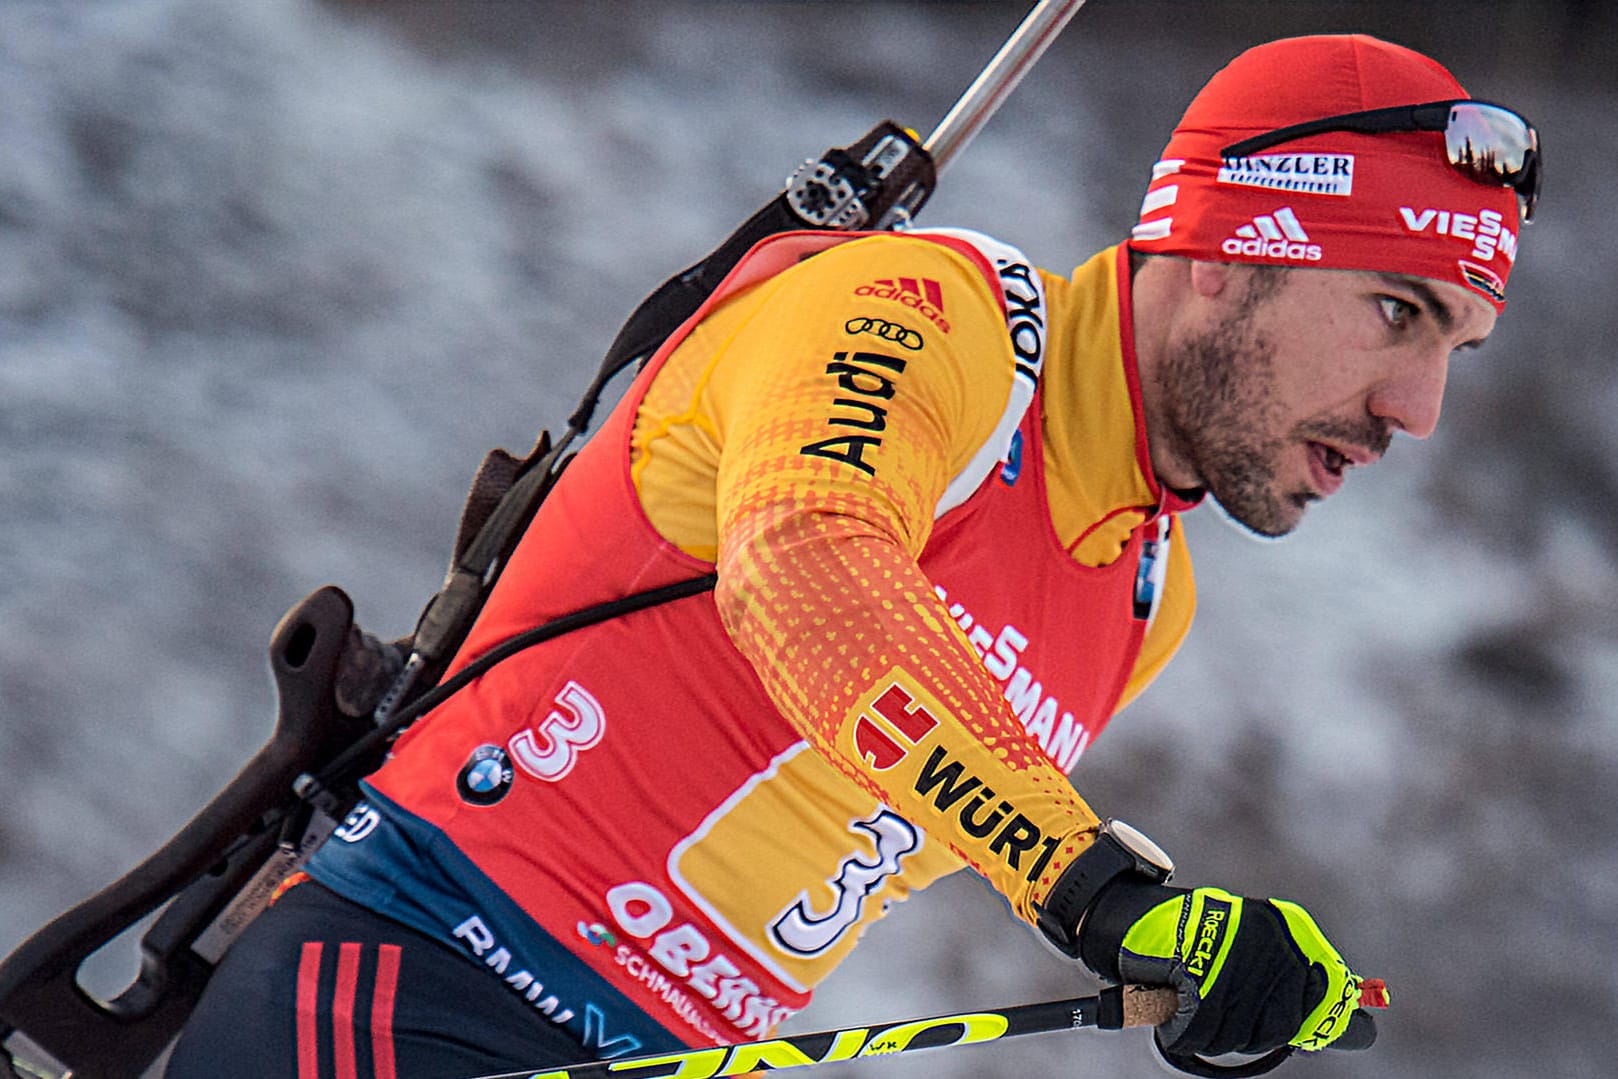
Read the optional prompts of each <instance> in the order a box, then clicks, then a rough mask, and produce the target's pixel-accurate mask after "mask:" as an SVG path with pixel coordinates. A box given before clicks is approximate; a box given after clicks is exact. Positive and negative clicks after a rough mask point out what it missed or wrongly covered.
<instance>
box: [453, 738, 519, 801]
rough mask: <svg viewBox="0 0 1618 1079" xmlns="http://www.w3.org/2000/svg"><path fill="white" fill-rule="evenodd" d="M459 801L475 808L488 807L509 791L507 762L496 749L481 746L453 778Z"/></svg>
mask: <svg viewBox="0 0 1618 1079" xmlns="http://www.w3.org/2000/svg"><path fill="white" fill-rule="evenodd" d="M455 789H456V790H457V791H458V792H460V795H461V801H463V802H469V803H471V804H472V805H475V806H492V805H494V804H495V803H496V802H498V801H499V800H500V799H502V798H504V797H505V796H506V792H507V791H509V790H510V789H511V761H510V760H509V759H507V757H506V751H505V750H504V749H503V748H501V747H500V746H490V745H482V746H478V747H477V748H476V749H474V750H473V751H472V757H471V759H470V760H468V761H467V762H466V764H465V765H464V766H463V767H462V768H461V771H460V774H459V775H457V776H456V777H455Z"/></svg>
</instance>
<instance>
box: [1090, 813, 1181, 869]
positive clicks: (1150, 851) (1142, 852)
mask: <svg viewBox="0 0 1618 1079" xmlns="http://www.w3.org/2000/svg"><path fill="white" fill-rule="evenodd" d="M1107 832H1108V834H1110V835H1111V836H1112V837H1113V838H1114V839H1116V840H1117V841H1118V843H1119V845H1121V846H1122V847H1124V849H1126V850H1128V851H1129V852H1130V853H1132V854H1134V855H1135V857H1137V858H1139V859H1140V860H1141V861H1143V862H1145V863H1147V864H1148V865H1151V866H1154V867H1155V868H1157V869H1160V870H1162V872H1163V879H1164V880H1167V879H1168V878H1169V876H1170V875H1172V874H1173V873H1174V859H1173V858H1170V857H1169V856H1168V852H1167V851H1165V850H1164V849H1163V848H1162V847H1160V846H1158V845H1157V844H1156V843H1154V842H1152V840H1151V839H1150V838H1148V837H1147V835H1146V833H1145V832H1143V831H1141V830H1140V829H1139V828H1136V827H1135V826H1134V825H1132V824H1126V823H1124V822H1123V821H1121V820H1110V821H1108V822H1107Z"/></svg>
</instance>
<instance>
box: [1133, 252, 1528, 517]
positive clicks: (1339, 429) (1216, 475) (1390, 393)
mask: <svg viewBox="0 0 1618 1079" xmlns="http://www.w3.org/2000/svg"><path fill="white" fill-rule="evenodd" d="M1193 272H1194V273H1196V274H1199V275H1200V278H1199V280H1200V281H1201V287H1200V294H1199V302H1200V308H1199V317H1198V318H1196V319H1194V320H1192V321H1191V322H1190V323H1189V324H1187V325H1185V326H1182V327H1181V329H1180V332H1179V333H1178V334H1177V335H1176V336H1175V337H1174V338H1173V339H1171V340H1170V342H1169V348H1168V351H1167V352H1166V354H1165V359H1164V366H1163V378H1162V380H1161V385H1162V389H1163V393H1164V405H1165V407H1164V411H1163V415H1164V419H1165V421H1166V424H1167V426H1166V429H1165V430H1164V431H1163V434H1164V435H1166V436H1167V438H1166V442H1165V445H1164V447H1163V448H1164V458H1163V461H1159V462H1158V463H1159V466H1160V467H1159V473H1160V476H1161V478H1162V479H1163V480H1164V482H1165V483H1167V484H1168V485H1170V486H1172V487H1175V488H1179V489H1184V488H1188V487H1197V486H1201V487H1205V488H1206V489H1207V491H1208V493H1209V495H1210V496H1212V497H1213V498H1214V499H1215V500H1216V501H1217V502H1218V503H1219V504H1220V505H1221V506H1222V507H1223V508H1224V509H1225V511H1226V512H1227V513H1228V514H1229V515H1230V516H1231V517H1232V518H1233V519H1234V520H1236V521H1237V522H1238V523H1240V524H1242V525H1244V526H1246V527H1247V528H1249V529H1251V530H1252V531H1254V532H1256V533H1258V534H1259V535H1263V536H1281V535H1284V534H1286V533H1287V532H1290V531H1291V530H1292V529H1293V528H1295V527H1296V526H1297V524H1298V521H1299V520H1300V519H1301V518H1302V517H1303V512H1304V510H1305V509H1306V508H1307V506H1308V504H1309V503H1310V502H1312V501H1314V500H1315V499H1319V498H1325V497H1326V496H1327V495H1330V494H1332V493H1334V492H1335V491H1336V490H1337V489H1338V488H1339V487H1340V486H1342V483H1343V475H1344V473H1345V472H1346V471H1347V470H1348V469H1349V468H1351V467H1355V466H1361V465H1367V464H1371V463H1372V462H1374V461H1376V460H1377V459H1378V458H1379V457H1381V456H1382V454H1383V453H1384V452H1386V450H1387V448H1388V444H1389V442H1390V441H1391V440H1392V438H1393V433H1394V432H1395V431H1404V432H1406V433H1407V434H1410V435H1413V436H1415V437H1416V438H1426V437H1427V436H1428V435H1430V434H1432V432H1433V428H1434V427H1435V426H1436V425H1437V423H1438V412H1439V406H1440V404H1441V402H1442V400H1443V395H1444V379H1445V375H1446V372H1447V369H1448V365H1449V358H1450V355H1451V354H1452V353H1453V352H1455V351H1456V350H1458V349H1463V348H1470V347H1474V346H1475V345H1477V344H1480V343H1481V342H1482V340H1483V338H1484V337H1486V336H1487V335H1488V333H1489V331H1490V330H1492V329H1493V328H1494V322H1495V317H1496V315H1495V311H1494V309H1493V308H1492V307H1490V306H1489V305H1488V304H1487V303H1486V302H1484V301H1483V300H1482V299H1481V298H1480V297H1477V296H1474V295H1473V294H1471V293H1470V292H1468V291H1467V290H1466V289H1464V288H1462V287H1460V286H1459V285H1455V284H1452V283H1449V282H1443V281H1432V280H1427V279H1423V278H1416V277H1406V276H1403V275H1396V274H1378V273H1370V272H1365V271H1358V270H1273V269H1269V268H1265V267H1258V268H1252V267H1238V266H1217V265H1211V264H1203V265H1201V266H1198V267H1196V268H1195V269H1194V271H1193ZM1155 460H1157V455H1156V453H1155V452H1154V461H1155ZM1165 462H1166V465H1167V467H1163V466H1164V464H1165Z"/></svg>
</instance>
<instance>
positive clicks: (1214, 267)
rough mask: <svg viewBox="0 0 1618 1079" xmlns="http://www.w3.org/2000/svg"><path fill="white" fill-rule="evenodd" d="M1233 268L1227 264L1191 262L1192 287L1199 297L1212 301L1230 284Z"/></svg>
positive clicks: (1198, 260)
mask: <svg viewBox="0 0 1618 1079" xmlns="http://www.w3.org/2000/svg"><path fill="white" fill-rule="evenodd" d="M1231 270H1232V267H1231V265H1230V264H1229V263H1226V262H1203V261H1202V260H1200V259H1193V260H1192V261H1191V287H1192V288H1193V289H1195V290H1196V293H1197V295H1199V296H1203V297H1206V298H1208V299H1212V298H1213V297H1215V296H1217V295H1219V294H1220V293H1221V292H1223V291H1225V288H1226V287H1227V286H1228V285H1229V284H1230V280H1231Z"/></svg>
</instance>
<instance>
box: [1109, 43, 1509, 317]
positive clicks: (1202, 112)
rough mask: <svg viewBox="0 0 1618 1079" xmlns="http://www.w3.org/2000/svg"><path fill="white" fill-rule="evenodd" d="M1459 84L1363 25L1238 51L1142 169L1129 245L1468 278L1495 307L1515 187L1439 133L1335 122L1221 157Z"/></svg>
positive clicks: (1450, 95) (1462, 281) (1228, 258)
mask: <svg viewBox="0 0 1618 1079" xmlns="http://www.w3.org/2000/svg"><path fill="white" fill-rule="evenodd" d="M1469 96H1470V95H1468V94H1467V92H1466V91H1465V90H1464V89H1462V88H1461V84H1460V83H1458V82H1456V81H1455V77H1454V76H1452V75H1451V74H1450V73H1449V72H1448V71H1446V70H1444V68H1443V67H1442V66H1440V65H1439V64H1438V63H1437V62H1436V61H1434V60H1431V59H1429V58H1427V57H1425V56H1423V55H1421V54H1420V53H1418V52H1413V51H1411V50H1410V49H1406V48H1403V47H1401V46H1398V45H1392V44H1389V43H1388V42H1385V41H1380V40H1378V39H1376V38H1373V37H1367V36H1366V35H1363V34H1352V35H1340V36H1339V35H1331V36H1327V35H1322V36H1315V37H1298V38H1286V39H1284V40H1281V41H1274V42H1271V43H1269V44H1267V45H1260V46H1258V47H1256V48H1253V49H1249V50H1248V51H1247V52H1244V53H1242V54H1241V55H1240V56H1238V57H1237V58H1236V59H1235V60H1232V61H1231V62H1230V64H1229V65H1227V66H1226V67H1225V68H1224V69H1223V70H1222V71H1220V72H1219V73H1218V74H1216V75H1215V76H1214V77H1213V78H1212V79H1211V80H1209V82H1208V84H1207V85H1206V86H1205V87H1203V89H1202V91H1201V92H1200V93H1198V94H1197V96H1196V98H1195V99H1194V100H1193V101H1192V102H1191V105H1190V107H1189V108H1187V109H1186V112H1185V115H1184V116H1183V117H1182V118H1181V120H1180V124H1179V126H1178V127H1177V128H1175V130H1174V134H1173V136H1171V137H1170V139H1169V144H1168V146H1167V148H1166V149H1165V150H1164V151H1163V159H1162V160H1161V161H1159V162H1158V163H1157V165H1156V166H1155V167H1154V168H1153V169H1152V181H1151V184H1150V186H1149V187H1148V188H1147V191H1146V198H1145V201H1144V202H1142V204H1141V213H1140V224H1138V225H1136V226H1135V229H1134V232H1133V234H1132V241H1133V243H1132V246H1134V247H1135V248H1136V249H1138V250H1140V251H1142V252H1147V253H1153V254H1171V255H1183V256H1186V257H1189V258H1194V259H1203V260H1207V261H1215V262H1248V263H1257V264H1261V265H1268V266H1307V267H1318V268H1324V269H1340V270H1377V271H1383V272H1387V273H1401V274H1411V275H1414V276H1417V277H1427V278H1432V279H1433V280H1436V281H1450V282H1454V283H1455V284H1459V285H1462V286H1465V287H1466V288H1468V289H1471V290H1473V291H1475V292H1477V293H1478V294H1479V295H1481V296H1483V297H1484V298H1485V299H1487V300H1488V301H1489V302H1490V303H1492V304H1493V305H1494V307H1495V309H1496V310H1497V311H1498V310H1500V309H1502V308H1504V307H1505V288H1506V280H1507V278H1508V277H1510V275H1511V265H1512V263H1513V261H1515V259H1516V257H1517V228H1518V221H1517V217H1518V209H1517V196H1516V194H1515V193H1514V192H1513V191H1512V190H1511V189H1510V188H1508V187H1503V186H1502V187H1493V186H1489V185H1485V184H1480V183H1478V182H1477V181H1475V180H1470V179H1468V178H1467V177H1465V176H1463V175H1462V174H1461V173H1459V172H1457V171H1456V170H1455V169H1454V168H1452V167H1451V166H1450V164H1449V162H1448V160H1447V159H1446V157H1445V152H1444V136H1443V134H1442V133H1441V132H1429V131H1422V132H1408V133H1395V134H1383V135H1361V134H1353V133H1349V132H1331V133H1327V134H1324V135H1311V136H1308V137H1305V138H1301V139H1297V140H1296V141H1293V142H1288V143H1285V144H1282V145H1279V146H1275V147H1273V148H1271V149H1268V150H1265V151H1263V152H1261V153H1259V154H1255V155H1253V156H1252V157H1248V158H1242V159H1239V160H1234V161H1226V160H1224V159H1223V158H1222V157H1221V156H1220V151H1221V150H1222V149H1223V148H1224V147H1226V146H1228V145H1230V144H1231V143H1234V142H1238V141H1240V140H1242V139H1245V138H1248V137H1250V136H1253V135H1260V134H1263V133H1264V132H1267V131H1272V130H1274V129H1276V128H1280V127H1286V126H1289V125H1291V124H1297V123H1302V122H1304V121H1308V120H1316V119H1320V118H1323V117H1327V116H1335V115H1338V114H1340V113H1349V112H1359V111H1362V110H1366V109H1376V108H1384V107H1388V106H1394V105H1415V104H1421V103H1424V102H1429V101H1445V100H1450V99H1454V98H1466V97H1469Z"/></svg>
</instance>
